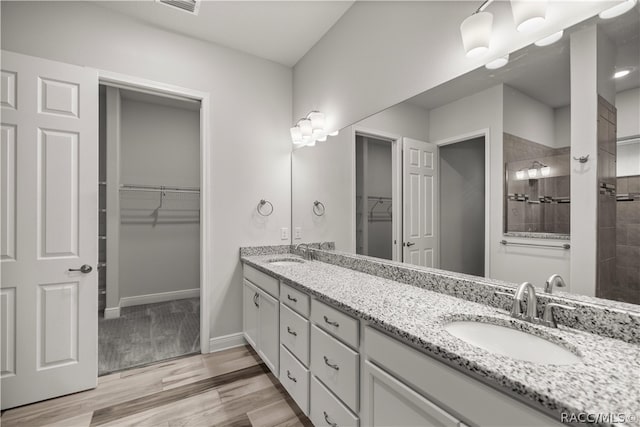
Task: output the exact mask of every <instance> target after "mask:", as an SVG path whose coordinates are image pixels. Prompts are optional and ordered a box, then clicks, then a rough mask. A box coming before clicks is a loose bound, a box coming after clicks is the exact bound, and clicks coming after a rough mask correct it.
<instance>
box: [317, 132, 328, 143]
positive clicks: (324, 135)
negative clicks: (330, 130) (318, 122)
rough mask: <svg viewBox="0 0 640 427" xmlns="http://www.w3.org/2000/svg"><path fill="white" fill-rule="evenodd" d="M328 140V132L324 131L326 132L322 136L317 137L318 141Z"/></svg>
mask: <svg viewBox="0 0 640 427" xmlns="http://www.w3.org/2000/svg"><path fill="white" fill-rule="evenodd" d="M326 140H327V134H326V133H324V134H322V135H320V136H319V137H318V139H316V141H318V142H324V141H326Z"/></svg>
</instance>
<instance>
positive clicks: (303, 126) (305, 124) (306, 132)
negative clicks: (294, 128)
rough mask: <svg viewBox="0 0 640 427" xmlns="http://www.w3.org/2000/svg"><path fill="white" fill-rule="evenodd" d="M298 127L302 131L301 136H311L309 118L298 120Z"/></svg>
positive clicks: (311, 128)
mask: <svg viewBox="0 0 640 427" xmlns="http://www.w3.org/2000/svg"><path fill="white" fill-rule="evenodd" d="M298 127H299V128H300V131H301V132H302V136H311V134H312V133H313V127H312V126H311V120H309V119H302V120H300V121H299V122H298Z"/></svg>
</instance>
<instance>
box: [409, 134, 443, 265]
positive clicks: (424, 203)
mask: <svg viewBox="0 0 640 427" xmlns="http://www.w3.org/2000/svg"><path fill="white" fill-rule="evenodd" d="M402 163H403V165H402V170H403V179H402V181H403V182H402V188H403V196H402V197H403V200H404V212H403V217H404V218H403V221H402V228H403V245H402V246H403V252H404V253H403V261H404V262H407V263H410V264H415V265H421V266H424V267H435V266H437V265H438V258H437V257H438V253H437V251H436V244H437V240H436V226H435V221H436V212H435V208H436V199H435V198H436V179H437V174H436V146H435V144H431V143H429V142H424V141H418V140H415V139H411V138H403V162H402Z"/></svg>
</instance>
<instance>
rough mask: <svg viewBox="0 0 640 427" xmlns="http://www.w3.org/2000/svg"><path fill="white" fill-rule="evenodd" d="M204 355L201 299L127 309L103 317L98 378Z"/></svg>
mask: <svg viewBox="0 0 640 427" xmlns="http://www.w3.org/2000/svg"><path fill="white" fill-rule="evenodd" d="M199 351H200V299H199V298H188V299H181V300H175V301H167V302H160V303H156V304H145V305H138V306H134V307H123V308H122V309H121V311H120V317H119V318H117V319H108V320H107V319H104V317H103V316H100V317H99V322H98V355H99V356H98V375H105V374H108V373H110V372H114V371H120V370H123V369H127V368H131V367H134V366H141V365H146V364H148V363H151V362H157V361H159V360H165V359H170V358H172V357H177V356H182V355H185V354H190V353H196V352H199Z"/></svg>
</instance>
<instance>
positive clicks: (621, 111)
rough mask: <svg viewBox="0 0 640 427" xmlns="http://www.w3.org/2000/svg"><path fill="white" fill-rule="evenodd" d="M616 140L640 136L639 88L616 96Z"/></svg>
mask: <svg viewBox="0 0 640 427" xmlns="http://www.w3.org/2000/svg"><path fill="white" fill-rule="evenodd" d="M615 105H616V109H617V110H618V121H617V125H618V138H624V137H627V136H637V135H640V88H635V89H629V90H625V91H624V92H618V93H617V94H616V102H615Z"/></svg>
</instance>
